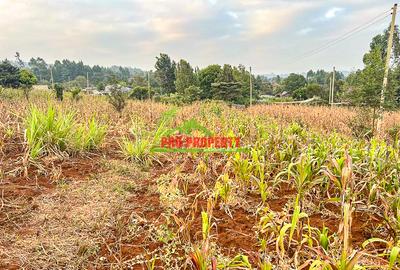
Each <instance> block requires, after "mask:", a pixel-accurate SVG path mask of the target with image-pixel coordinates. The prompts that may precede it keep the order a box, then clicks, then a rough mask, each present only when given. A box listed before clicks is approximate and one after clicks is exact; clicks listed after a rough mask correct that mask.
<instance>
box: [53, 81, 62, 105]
mask: <svg viewBox="0 0 400 270" xmlns="http://www.w3.org/2000/svg"><path fill="white" fill-rule="evenodd" d="M54 90H55V91H56V98H57V99H58V100H59V101H63V99H64V86H63V85H62V84H59V83H56V84H55V85H54Z"/></svg>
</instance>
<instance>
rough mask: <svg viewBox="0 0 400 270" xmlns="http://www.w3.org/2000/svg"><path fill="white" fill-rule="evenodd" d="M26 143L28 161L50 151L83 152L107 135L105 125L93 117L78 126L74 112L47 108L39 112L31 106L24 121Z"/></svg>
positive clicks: (93, 147) (92, 147)
mask: <svg viewBox="0 0 400 270" xmlns="http://www.w3.org/2000/svg"><path fill="white" fill-rule="evenodd" d="M25 128H26V129H25V141H26V143H27V145H28V154H29V157H30V158H31V159H37V158H39V157H40V156H41V155H45V154H48V153H50V152H52V151H67V152H82V151H90V150H93V149H95V148H97V147H98V146H99V145H100V144H101V142H102V141H103V139H104V137H105V134H106V130H107V128H106V126H104V125H101V124H99V123H98V122H97V121H96V119H95V118H94V117H92V118H91V119H90V121H89V122H88V123H87V124H86V125H85V124H81V125H78V124H77V123H76V119H75V113H74V112H64V111H62V110H57V109H56V108H54V107H53V106H49V107H48V108H47V110H45V111H41V110H39V109H38V108H37V107H35V106H32V107H31V108H30V110H29V113H28V116H27V117H26V118H25Z"/></svg>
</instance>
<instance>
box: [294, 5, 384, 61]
mask: <svg viewBox="0 0 400 270" xmlns="http://www.w3.org/2000/svg"><path fill="white" fill-rule="evenodd" d="M390 11H391V9H390V10H387V11H385V12H382V13H380V14H379V15H377V16H375V17H373V18H371V19H370V20H369V21H368V22H366V23H364V24H362V25H359V26H357V27H355V28H353V29H352V30H350V31H348V32H346V33H345V34H343V35H341V36H339V37H337V38H335V39H334V40H331V41H329V42H327V43H325V44H324V45H322V46H320V47H318V48H315V49H313V50H310V51H308V52H306V53H304V54H303V55H301V56H300V57H299V58H298V59H297V60H295V61H293V62H292V63H295V62H298V61H300V60H303V59H305V58H308V57H311V56H314V55H316V54H318V53H320V52H322V51H324V50H326V49H328V48H330V47H332V46H334V45H336V44H337V43H339V42H341V41H344V40H346V39H348V38H350V37H352V36H354V35H356V34H357V33H359V32H361V31H364V30H365V29H367V28H368V27H370V26H372V25H374V24H376V23H379V22H381V21H382V20H384V19H386V18H387V17H388V16H390V15H391V14H387V13H388V12H390ZM382 16H383V17H382Z"/></svg>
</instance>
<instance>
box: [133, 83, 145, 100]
mask: <svg viewBox="0 0 400 270" xmlns="http://www.w3.org/2000/svg"><path fill="white" fill-rule="evenodd" d="M129 98H134V99H139V100H145V99H147V98H149V89H147V87H145V86H136V87H135V88H133V90H132V92H131V93H130V94H129Z"/></svg>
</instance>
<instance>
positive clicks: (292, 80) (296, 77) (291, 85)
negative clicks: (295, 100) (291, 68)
mask: <svg viewBox="0 0 400 270" xmlns="http://www.w3.org/2000/svg"><path fill="white" fill-rule="evenodd" d="M306 84H307V81H306V78H304V76H303V75H300V74H295V73H290V75H289V76H288V77H287V78H286V79H285V80H284V81H283V90H284V91H286V92H288V93H289V94H292V93H293V92H294V91H295V90H297V89H300V88H302V87H303V86H305V85H306Z"/></svg>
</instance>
